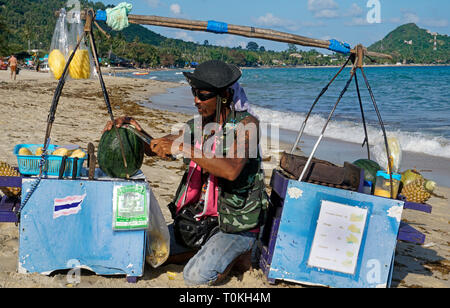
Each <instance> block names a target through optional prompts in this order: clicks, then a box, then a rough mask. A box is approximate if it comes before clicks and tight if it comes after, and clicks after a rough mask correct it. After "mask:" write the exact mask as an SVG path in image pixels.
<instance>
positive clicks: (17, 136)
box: [0, 70, 450, 288]
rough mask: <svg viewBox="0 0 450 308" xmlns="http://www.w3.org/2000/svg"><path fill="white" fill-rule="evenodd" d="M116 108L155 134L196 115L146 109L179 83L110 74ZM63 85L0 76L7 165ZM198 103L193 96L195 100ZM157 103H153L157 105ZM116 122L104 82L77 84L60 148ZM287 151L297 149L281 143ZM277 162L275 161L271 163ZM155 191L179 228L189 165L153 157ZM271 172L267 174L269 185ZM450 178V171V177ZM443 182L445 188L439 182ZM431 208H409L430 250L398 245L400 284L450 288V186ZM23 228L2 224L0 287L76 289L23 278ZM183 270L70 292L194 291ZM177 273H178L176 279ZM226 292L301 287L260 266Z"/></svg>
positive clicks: (65, 98)
mask: <svg viewBox="0 0 450 308" xmlns="http://www.w3.org/2000/svg"><path fill="white" fill-rule="evenodd" d="M105 75H106V76H105V77H104V78H105V83H106V86H107V89H108V91H109V95H110V99H111V104H112V108H113V112H114V115H115V116H116V117H119V116H123V115H130V116H133V117H134V118H135V119H137V121H138V122H139V123H140V124H141V125H142V126H143V127H144V129H145V130H146V131H147V132H148V133H150V134H151V135H152V136H154V137H160V136H163V135H165V134H167V133H170V131H171V129H172V127H173V125H175V124H177V123H184V122H186V121H187V120H188V119H189V118H190V117H191V116H190V115H187V114H182V113H178V112H170V111H162V110H157V109H151V108H146V107H143V106H142V105H141V104H140V103H143V102H146V103H148V106H151V96H153V95H157V94H161V93H165V92H166V91H167V90H168V89H169V88H172V87H177V86H179V84H176V83H169V82H161V81H156V80H144V79H134V78H120V77H113V76H108V75H107V74H105ZM56 85H57V81H55V80H53V79H52V78H51V75H50V74H47V73H36V72H33V71H28V70H22V71H20V74H19V75H18V76H17V80H16V81H11V80H10V77H9V71H0V101H1V103H2V107H3V112H2V113H1V114H0V124H1V126H2V128H3V134H1V135H0V145H1V147H0V161H5V162H7V163H8V164H10V165H13V166H17V159H16V157H15V156H14V155H13V148H14V146H15V145H16V144H19V143H43V139H44V136H45V129H46V125H47V116H48V112H49V109H50V105H51V101H52V98H53V94H54V90H55V88H56ZM188 99H190V98H188ZM149 100H150V102H149ZM108 120H109V116H108V113H107V110H106V106H105V103H104V100H103V96H102V92H101V89H100V85H99V82H98V80H97V79H91V80H69V81H67V83H66V85H65V88H64V90H63V92H62V96H61V99H60V102H59V105H58V110H57V112H56V120H55V122H54V125H53V128H52V133H51V137H52V143H53V144H78V145H79V146H81V147H83V148H86V147H87V144H88V143H89V142H92V143H94V145H96V146H97V145H98V142H99V140H100V137H101V132H102V129H103V127H104V126H105V123H106V122H107V121H108ZM280 147H281V150H287V149H288V148H289V145H287V144H283V143H281V144H280ZM266 148H267V153H264V156H265V157H266V158H268V160H269V161H267V162H265V164H266V166H265V167H266V169H269V170H270V169H271V168H275V167H276V166H277V164H278V156H279V150H280V149H275V148H271V147H266ZM269 158H270V159H269ZM142 171H143V173H144V174H145V175H146V177H147V179H148V181H149V183H150V186H151V187H152V190H153V192H154V194H155V196H156V198H157V200H158V202H159V204H160V206H161V209H162V211H163V214H164V216H165V219H166V222H167V223H168V224H169V223H171V217H170V213H169V211H168V209H167V207H166V204H168V203H169V202H170V201H171V200H172V198H173V195H174V193H175V190H176V188H177V186H178V183H179V181H180V179H181V176H182V174H183V172H184V167H183V163H182V161H181V160H177V161H163V160H160V159H157V158H150V157H146V158H145V159H144V165H143V167H142ZM270 175H271V173H270V172H266V181H267V184H269V180H270ZM448 176H450V174H449V175H448ZM438 184H439V183H438ZM436 194H437V195H440V196H443V198H439V197H432V198H431V199H430V200H429V201H428V204H430V205H431V206H432V207H433V211H432V213H431V214H427V213H423V212H418V211H412V210H404V211H403V216H402V219H403V221H405V222H408V223H409V224H410V225H411V226H412V227H414V228H416V229H417V230H419V231H421V232H422V233H424V234H425V235H426V240H425V244H424V245H417V244H411V243H406V242H400V241H399V242H398V244H397V248H396V257H395V265H394V273H393V280H392V287H398V288H435V287H436V288H437V287H443V288H448V287H450V282H449V280H448V279H449V270H450V261H449V260H450V236H449V235H450V211H449V205H450V204H449V203H450V202H449V199H448V198H449V197H450V189H449V188H446V187H441V186H439V187H438V189H437V190H436ZM18 249H19V230H18V228H17V227H16V226H15V225H14V224H10V223H0V287H20V288H23V287H25V288H27V287H52V288H53V287H57V288H59V287H68V285H67V280H66V274H65V273H57V274H54V275H51V276H44V275H40V274H19V273H17V259H18ZM182 271H183V265H165V266H161V267H159V268H157V269H154V268H152V267H151V266H146V267H145V273H144V276H143V277H142V278H141V279H139V280H138V282H137V283H136V284H129V283H127V282H126V280H125V278H124V277H123V276H118V277H107V276H97V275H94V274H91V273H88V272H84V271H83V275H82V278H81V282H80V284H78V285H75V286H70V287H81V288H92V287H94V288H96V287H109V288H119V287H124V288H132V287H141V288H147V287H149V288H151V287H158V288H160V287H164V288H173V287H186V285H185V284H184V282H183V276H182ZM169 273H175V276H173V275H172V274H169ZM219 287H226V288H242V287H245V288H273V287H275V288H300V287H302V286H301V285H299V284H294V283H288V282H277V283H276V284H275V285H272V284H269V283H268V282H267V280H266V278H265V276H264V275H263V272H262V271H261V270H260V269H251V270H249V271H247V272H245V273H241V272H237V271H232V272H231V275H230V277H229V278H227V279H226V280H225V281H224V283H222V284H221V285H219Z"/></svg>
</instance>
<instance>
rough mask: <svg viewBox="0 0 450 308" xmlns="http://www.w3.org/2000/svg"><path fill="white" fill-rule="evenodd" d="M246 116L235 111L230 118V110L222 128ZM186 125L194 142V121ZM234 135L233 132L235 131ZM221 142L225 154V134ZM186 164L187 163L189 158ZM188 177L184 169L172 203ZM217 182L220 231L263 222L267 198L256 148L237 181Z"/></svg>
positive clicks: (238, 230)
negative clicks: (255, 153)
mask: <svg viewBox="0 0 450 308" xmlns="http://www.w3.org/2000/svg"><path fill="white" fill-rule="evenodd" d="M249 115H250V114H249V113H248V112H236V113H235V118H234V119H233V114H232V113H230V115H229V116H228V118H227V121H226V123H225V125H224V126H223V127H226V126H227V124H229V125H230V126H231V127H233V124H235V123H239V122H241V121H242V120H243V119H244V118H245V117H247V116H249ZM187 124H188V125H189V127H190V128H191V134H192V137H191V140H192V144H194V143H195V140H194V138H193V135H194V134H193V132H194V120H190V121H189V122H187ZM234 134H235V135H236V132H235V133H234ZM235 138H236V136H235ZM221 142H223V147H222V148H223V151H224V153H223V154H224V156H223V157H226V154H227V152H228V150H229V149H228V148H227V147H226V137H224V138H223V140H222V141H221ZM258 147H259V136H258ZM187 165H188V166H189V160H188V161H187ZM188 169H189V168H188ZM188 180H189V179H188V171H186V172H185V174H184V176H183V178H182V180H181V183H180V185H179V187H178V189H177V192H176V194H175V198H174V201H173V203H174V204H177V203H178V200H179V199H180V198H181V196H182V195H183V193H184V192H185V190H186V189H187V181H188ZM218 181H219V185H218V186H219V197H218V204H217V207H218V215H219V227H220V230H222V231H223V232H226V233H238V232H243V231H248V230H252V229H255V228H257V227H259V226H261V225H262V224H263V223H264V218H265V211H266V210H267V207H268V204H269V201H268V195H267V193H266V189H265V184H264V173H263V170H262V169H261V156H260V154H259V151H258V153H257V156H256V157H255V158H250V159H249V160H248V162H247V163H246V165H245V166H244V168H243V170H242V172H241V173H240V174H239V176H238V177H237V179H236V180H234V181H228V180H226V179H223V178H218Z"/></svg>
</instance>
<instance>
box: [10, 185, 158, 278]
mask: <svg viewBox="0 0 450 308" xmlns="http://www.w3.org/2000/svg"><path fill="white" fill-rule="evenodd" d="M35 180H36V178H24V179H23V182H22V189H23V193H22V194H24V193H26V192H27V191H29V190H30V188H31V186H32V184H33V182H34V181H35ZM136 183H139V184H145V185H146V186H147V188H148V189H150V188H149V187H148V184H147V183H146V182H145V181H142V180H139V181H126V180H112V181H111V180H109V181H106V180H105V181H101V180H96V181H89V180H87V179H86V180H83V179H81V180H58V179H42V180H41V182H40V184H39V185H38V186H37V188H36V190H35V191H34V193H33V194H32V195H31V198H30V199H29V201H28V202H27V204H26V205H25V207H24V208H23V210H22V212H21V220H20V240H19V260H18V271H19V272H20V273H41V274H47V275H48V274H50V273H51V272H53V271H56V270H64V269H71V268H73V266H74V264H77V266H79V267H81V268H84V269H88V270H91V271H93V272H95V273H96V274H98V275H126V276H127V280H129V281H131V282H132V281H133V280H135V279H137V277H140V276H142V275H143V271H144V264H145V248H146V231H145V230H133V231H114V230H113V228H112V223H113V206H112V203H113V197H112V196H113V189H114V186H115V185H129V184H136ZM70 198H72V199H70ZM55 200H69V201H68V202H66V203H67V204H68V206H66V207H64V205H61V204H60V205H58V209H57V206H56V204H57V203H56V201H55ZM58 211H60V212H58Z"/></svg>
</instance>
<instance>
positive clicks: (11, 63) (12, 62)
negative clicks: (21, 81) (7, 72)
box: [8, 55, 17, 80]
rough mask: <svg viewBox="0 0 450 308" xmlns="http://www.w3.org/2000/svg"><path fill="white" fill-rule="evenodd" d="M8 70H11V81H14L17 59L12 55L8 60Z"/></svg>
mask: <svg viewBox="0 0 450 308" xmlns="http://www.w3.org/2000/svg"><path fill="white" fill-rule="evenodd" d="M8 64H9V68H10V69H11V79H13V78H14V80H16V69H17V58H16V57H15V56H14V55H11V57H10V58H9V59H8Z"/></svg>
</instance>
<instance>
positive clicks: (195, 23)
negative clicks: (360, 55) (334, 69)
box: [81, 11, 392, 60]
mask: <svg viewBox="0 0 450 308" xmlns="http://www.w3.org/2000/svg"><path fill="white" fill-rule="evenodd" d="M85 16H86V12H85V11H81V18H82V19H85ZM128 22H130V23H133V24H140V25H150V26H159V27H168V28H178V29H184V30H190V31H204V32H211V31H210V30H208V21H199V20H189V19H180V18H171V17H161V16H154V15H151V16H147V15H132V14H130V15H128ZM223 33H226V34H233V35H239V36H244V37H249V38H259V39H265V40H271V41H276V42H283V43H292V44H295V45H301V46H307V47H317V48H325V49H328V47H329V46H330V42H329V41H326V40H320V39H314V38H309V37H305V36H301V35H296V34H290V33H286V32H281V31H275V30H270V29H262V28H255V27H249V26H238V25H232V24H227V31H226V32H223ZM350 52H351V53H356V49H351V50H350ZM364 55H365V56H369V57H375V58H383V59H391V60H392V56H391V55H388V54H383V53H378V52H373V51H368V50H367V48H365V47H364Z"/></svg>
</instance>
